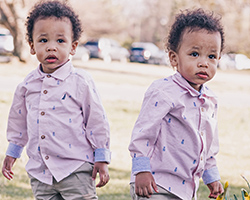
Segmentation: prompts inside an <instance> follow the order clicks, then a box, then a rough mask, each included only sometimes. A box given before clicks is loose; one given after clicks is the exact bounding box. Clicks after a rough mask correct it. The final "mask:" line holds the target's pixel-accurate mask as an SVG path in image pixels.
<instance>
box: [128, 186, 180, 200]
mask: <svg viewBox="0 0 250 200" xmlns="http://www.w3.org/2000/svg"><path fill="white" fill-rule="evenodd" d="M157 188H158V190H159V193H153V194H152V195H151V197H150V198H147V197H140V196H138V195H136V194H135V184H134V183H131V184H130V195H131V198H132V200H181V199H180V198H179V197H177V196H176V195H174V194H172V193H170V192H168V191H167V190H165V189H163V188H162V187H160V186H158V185H157Z"/></svg>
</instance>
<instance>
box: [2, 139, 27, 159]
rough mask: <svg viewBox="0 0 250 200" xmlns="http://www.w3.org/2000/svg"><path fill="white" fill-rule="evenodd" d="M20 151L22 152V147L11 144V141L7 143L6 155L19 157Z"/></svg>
mask: <svg viewBox="0 0 250 200" xmlns="http://www.w3.org/2000/svg"><path fill="white" fill-rule="evenodd" d="M22 152H23V147H21V146H19V145H16V144H13V143H9V146H8V149H7V151H6V155H7V156H11V157H13V158H20V157H21V154H22Z"/></svg>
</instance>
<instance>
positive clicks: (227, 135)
mask: <svg viewBox="0 0 250 200" xmlns="http://www.w3.org/2000/svg"><path fill="white" fill-rule="evenodd" d="M8 67H9V66H8ZM28 71H30V69H29V70H28V69H26V68H25V67H24V68H21V69H18V68H11V69H10V70H9V71H7V70H4V69H3V68H2V67H0V74H1V75H4V76H10V77H11V76H12V77H13V76H14V77H19V78H20V77H23V76H25V74H27V72H28ZM19 72H20V73H19ZM91 73H92V72H91ZM234 73H235V72H219V74H220V76H219V77H218V78H216V79H215V80H214V81H213V82H211V84H210V87H211V88H212V89H213V91H214V92H215V93H216V94H219V96H220V97H221V99H220V102H221V104H220V108H219V133H220V134H219V135H220V152H219V154H218V156H217V162H218V167H219V170H220V174H221V177H222V183H223V184H224V183H225V182H226V181H228V182H229V191H228V193H229V195H230V197H232V196H233V194H236V195H237V196H238V197H239V199H240V198H241V193H240V189H241V188H242V187H244V188H245V189H247V185H246V183H245V181H244V180H243V179H242V178H241V176H240V175H241V174H243V175H244V176H245V177H246V178H248V179H250V178H249V177H250V169H249V166H250V159H249V152H250V145H249V142H250V137H249V132H250V123H249V119H250V103H248V101H249V99H248V100H247V99H246V101H244V97H245V96H244V95H246V94H248V93H249V88H250V81H247V80H248V79H247V78H248V77H249V75H250V73H249V72H248V71H247V72H236V73H235V74H234ZM92 75H93V77H94V79H95V81H96V82H99V81H100V82H101V83H102V82H105V83H109V84H110V83H112V81H115V82H117V83H116V84H117V85H118V87H119V86H123V85H124V84H130V85H128V87H135V86H136V85H139V86H140V87H141V86H142V87H145V88H147V87H148V85H149V84H150V82H152V81H153V80H154V79H156V78H157V77H155V76H153V75H152V76H145V77H144V76H140V77H138V79H136V80H135V78H136V76H134V75H130V74H119V73H116V74H114V75H112V74H110V73H108V72H105V73H101V72H96V73H93V74H92ZM236 76H239V77H240V79H239V80H237V81H234V82H233V84H232V80H233V79H232V78H231V77H234V78H235V77H236ZM247 76H248V77H247ZM221 77H222V78H221ZM112 78H113V79H112ZM249 80H250V79H249ZM243 82H244V84H242V83H243ZM12 97H13V91H5V90H0V110H1V114H0V141H1V145H0V161H1V164H2V161H3V158H4V152H5V151H6V148H7V145H8V144H7V142H5V141H6V136H5V132H6V126H7V118H8V111H9V107H10V105H11V101H12ZM246 97H249V96H246ZM236 100H237V102H240V103H236V102H235V101H236ZM244 102H245V103H244ZM103 104H104V107H105V109H106V112H107V115H108V118H109V121H110V128H111V151H112V163H111V164H110V167H109V171H110V177H111V179H110V182H109V183H108V184H107V185H106V186H105V187H103V188H100V189H99V188H98V189H97V193H98V196H99V199H100V200H128V199H130V194H129V190H130V188H129V180H130V169H131V158H130V155H129V152H128V144H129V141H130V137H131V132H132V128H133V125H134V123H135V121H136V118H137V116H138V114H139V110H140V106H141V100H137V101H133V100H129V99H115V100H112V98H103ZM26 162H27V156H25V153H23V155H22V158H21V159H18V160H17V162H16V164H15V166H14V168H13V170H14V173H15V178H14V180H12V181H8V180H7V179H5V178H4V177H3V176H0V199H1V200H30V199H34V198H33V195H32V191H31V188H30V185H29V178H28V176H27V174H26V172H25V169H24V166H25V164H26ZM208 195H209V190H208V188H207V187H206V186H205V185H204V184H203V183H202V182H201V183H200V187H199V190H198V199H199V200H206V199H208Z"/></svg>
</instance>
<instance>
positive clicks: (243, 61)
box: [218, 54, 250, 70]
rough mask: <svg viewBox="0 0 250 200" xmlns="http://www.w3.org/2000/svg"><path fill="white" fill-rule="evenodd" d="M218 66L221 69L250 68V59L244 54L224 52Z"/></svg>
mask: <svg viewBox="0 0 250 200" xmlns="http://www.w3.org/2000/svg"><path fill="white" fill-rule="evenodd" d="M218 67H219V68H220V69H221V70H228V69H237V70H243V69H250V59H249V58H248V57H247V56H246V55H244V54H224V55H222V57H221V59H220V61H219V66H218Z"/></svg>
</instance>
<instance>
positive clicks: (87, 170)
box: [29, 162, 98, 200]
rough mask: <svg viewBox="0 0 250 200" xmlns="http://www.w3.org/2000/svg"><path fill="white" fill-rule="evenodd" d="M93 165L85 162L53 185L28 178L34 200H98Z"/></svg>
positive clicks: (54, 181)
mask: <svg viewBox="0 0 250 200" xmlns="http://www.w3.org/2000/svg"><path fill="white" fill-rule="evenodd" d="M92 171H93V165H92V164H90V163H88V162H86V163H84V164H83V165H82V166H81V167H79V168H78V169H77V170H76V171H75V172H74V173H72V174H71V175H70V176H68V177H66V178H65V179H63V180H61V181H60V182H57V181H56V180H55V179H54V180H53V185H47V184H45V183H42V182H40V181H39V180H37V179H35V178H34V177H32V176H30V175H29V177H30V183H31V187H32V191H33V194H34V196H35V198H36V200H64V199H65V200H89V199H98V197H97V195H96V189H95V181H93V180H92Z"/></svg>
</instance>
